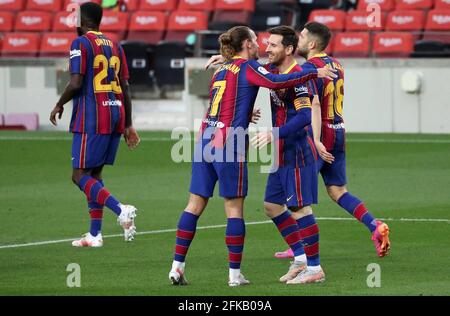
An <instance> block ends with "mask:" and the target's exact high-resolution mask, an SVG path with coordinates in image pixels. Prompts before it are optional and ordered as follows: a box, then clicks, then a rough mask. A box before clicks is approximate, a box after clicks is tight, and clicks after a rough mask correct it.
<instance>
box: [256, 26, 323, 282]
mask: <svg viewBox="0 0 450 316" xmlns="http://www.w3.org/2000/svg"><path fill="white" fill-rule="evenodd" d="M268 32H269V33H270V34H271V35H270V37H269V39H268V45H267V49H266V52H267V53H268V58H269V64H268V65H267V66H266V68H267V69H268V70H269V71H271V72H272V73H292V72H294V71H297V69H300V66H299V65H298V64H297V62H296V60H295V59H294V54H295V52H296V50H297V44H298V36H297V34H296V32H295V30H294V29H293V28H291V27H288V26H278V27H274V28H272V29H269V30H268ZM312 97H313V95H312V94H310V89H308V86H307V85H297V86H295V87H294V88H291V89H284V90H271V91H270V101H271V110H272V125H273V127H274V128H275V129H274V131H276V132H275V133H274V131H269V132H259V133H257V134H256V136H255V137H254V138H253V139H252V143H254V144H256V147H262V146H265V145H266V144H268V143H271V142H272V141H274V139H275V141H276V143H275V148H276V150H277V156H278V157H277V158H278V159H277V161H276V167H277V168H276V171H275V172H273V173H271V174H270V175H269V177H268V179H267V185H266V192H265V198H264V208H265V211H266V214H267V215H268V216H269V217H270V218H271V219H272V221H273V222H274V224H275V225H276V226H277V228H278V230H279V231H280V233H281V235H282V236H283V238H284V240H285V241H286V243H287V244H288V245H289V246H290V249H291V250H292V252H293V254H294V261H293V262H292V264H291V266H290V268H289V270H288V272H287V273H286V274H285V275H283V276H282V277H281V278H280V282H286V283H287V284H303V283H312V282H323V281H325V274H324V272H323V270H322V268H321V266H320V258H319V249H318V246H319V228H318V226H317V223H316V220H315V217H314V215H313V213H312V208H311V205H312V204H316V203H317V171H316V161H317V152H316V148H315V146H314V140H313V137H312V130H311V100H312ZM260 144H262V145H260ZM288 209H289V210H290V211H291V212H292V213H291V212H290V211H289V210H288ZM305 252H306V255H305Z"/></svg>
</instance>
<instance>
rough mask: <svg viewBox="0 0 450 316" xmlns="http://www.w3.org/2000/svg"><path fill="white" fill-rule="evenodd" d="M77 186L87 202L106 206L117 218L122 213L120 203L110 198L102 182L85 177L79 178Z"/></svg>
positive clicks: (112, 197)
mask: <svg viewBox="0 0 450 316" xmlns="http://www.w3.org/2000/svg"><path fill="white" fill-rule="evenodd" d="M78 186H79V187H80V190H81V191H83V192H84V193H85V194H86V196H87V198H88V200H89V201H92V202H95V203H98V204H100V205H102V206H103V205H106V206H107V207H108V208H109V209H111V210H112V211H113V212H114V213H116V215H117V216H119V215H120V213H121V212H122V210H121V209H120V202H119V201H118V200H117V199H116V198H115V197H114V196H112V195H111V194H110V193H109V192H108V190H107V189H106V188H105V187H103V185H102V182H100V181H98V180H97V179H95V178H93V177H91V176H88V175H85V176H83V177H82V178H81V180H80V183H79V184H78Z"/></svg>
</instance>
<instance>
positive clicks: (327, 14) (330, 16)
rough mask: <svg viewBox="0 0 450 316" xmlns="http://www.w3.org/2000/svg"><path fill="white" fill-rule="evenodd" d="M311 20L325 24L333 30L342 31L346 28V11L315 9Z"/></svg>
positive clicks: (310, 17)
mask: <svg viewBox="0 0 450 316" xmlns="http://www.w3.org/2000/svg"><path fill="white" fill-rule="evenodd" d="M309 21H315V22H319V23H322V24H325V25H326V26H328V27H329V28H330V30H331V31H342V30H343V29H344V28H345V12H344V11H340V10H314V11H312V12H311V15H310V16H309Z"/></svg>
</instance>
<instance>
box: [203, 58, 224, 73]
mask: <svg viewBox="0 0 450 316" xmlns="http://www.w3.org/2000/svg"><path fill="white" fill-rule="evenodd" d="M224 62H225V58H223V56H222V55H213V56H211V58H210V59H209V60H208V62H207V63H206V65H205V70H208V68H209V66H211V65H218V64H223V63H224Z"/></svg>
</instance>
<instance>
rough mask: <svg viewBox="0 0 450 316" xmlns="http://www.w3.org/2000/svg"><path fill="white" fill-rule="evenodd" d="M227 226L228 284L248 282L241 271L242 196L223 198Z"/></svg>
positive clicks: (242, 238) (243, 228)
mask: <svg viewBox="0 0 450 316" xmlns="http://www.w3.org/2000/svg"><path fill="white" fill-rule="evenodd" d="M224 207H225V213H226V215H227V228H226V232H225V243H226V245H227V248H228V261H229V281H228V285H229V286H239V285H247V284H250V282H249V281H248V280H246V279H245V277H244V276H243V275H242V273H241V262H242V253H243V251H244V240H245V222H244V218H243V213H244V197H236V198H224Z"/></svg>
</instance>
